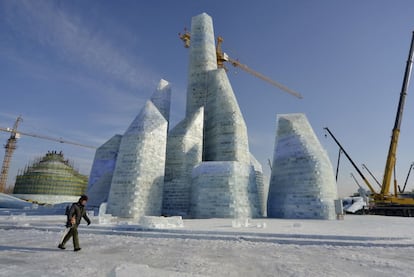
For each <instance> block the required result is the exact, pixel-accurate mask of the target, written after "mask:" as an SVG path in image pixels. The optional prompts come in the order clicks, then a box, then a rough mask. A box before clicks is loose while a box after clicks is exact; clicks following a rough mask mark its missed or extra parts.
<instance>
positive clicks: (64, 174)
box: [13, 151, 88, 196]
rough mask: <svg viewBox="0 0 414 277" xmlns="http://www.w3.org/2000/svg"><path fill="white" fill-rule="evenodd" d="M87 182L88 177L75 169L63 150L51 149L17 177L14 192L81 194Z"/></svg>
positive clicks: (61, 194)
mask: <svg viewBox="0 0 414 277" xmlns="http://www.w3.org/2000/svg"><path fill="white" fill-rule="evenodd" d="M87 184H88V177H87V176H85V175H82V174H80V173H79V172H78V171H77V170H75V169H74V168H73V164H72V163H71V162H70V161H69V160H65V158H64V156H63V153H62V152H59V153H58V152H57V151H49V152H48V153H47V154H46V155H45V156H44V157H42V158H40V159H37V160H36V161H34V162H33V163H32V164H31V165H29V166H27V167H26V168H25V169H24V171H23V173H22V174H19V175H18V176H17V177H16V183H15V186H14V191H13V194H18V195H22V194H30V195H38V194H41V195H60V196H64V195H67V196H79V195H81V194H84V193H85V191H86V187H87Z"/></svg>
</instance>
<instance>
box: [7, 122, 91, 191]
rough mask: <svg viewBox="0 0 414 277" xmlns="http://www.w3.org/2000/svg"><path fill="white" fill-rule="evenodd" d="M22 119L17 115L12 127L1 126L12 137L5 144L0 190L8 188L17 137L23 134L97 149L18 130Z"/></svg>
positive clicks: (88, 146)
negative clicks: (7, 183)
mask: <svg viewBox="0 0 414 277" xmlns="http://www.w3.org/2000/svg"><path fill="white" fill-rule="evenodd" d="M21 121H23V118H22V117H21V116H19V117H17V119H16V121H15V122H14V125H13V128H12V129H10V128H2V127H0V131H3V132H8V133H10V138H9V139H8V140H7V143H6V145H5V146H4V148H5V149H6V151H5V154H4V159H3V165H2V168H1V175H0V192H4V190H5V188H6V182H7V177H8V173H9V168H10V162H11V159H12V157H13V153H14V150H16V144H17V139H18V138H20V136H21V135H24V136H30V137H35V138H40V139H46V140H51V141H55V142H59V143H66V144H72V145H76V146H80V147H86V148H91V149H96V147H94V146H90V145H85V144H80V143H77V142H73V141H68V140H64V139H62V138H53V137H48V136H44V135H38V134H33V133H26V132H20V131H17V127H18V126H19V123H20V122H21Z"/></svg>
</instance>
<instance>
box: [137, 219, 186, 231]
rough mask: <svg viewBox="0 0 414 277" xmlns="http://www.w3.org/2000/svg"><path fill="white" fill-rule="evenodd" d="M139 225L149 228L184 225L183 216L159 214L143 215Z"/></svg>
mask: <svg viewBox="0 0 414 277" xmlns="http://www.w3.org/2000/svg"><path fill="white" fill-rule="evenodd" d="M139 225H140V226H141V227H143V228H148V229H168V228H179V227H184V223H183V218H182V217H181V216H171V217H159V216H142V217H141V218H140V220H139Z"/></svg>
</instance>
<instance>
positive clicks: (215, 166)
mask: <svg viewBox="0 0 414 277" xmlns="http://www.w3.org/2000/svg"><path fill="white" fill-rule="evenodd" d="M253 171H254V169H253V167H252V166H251V165H249V164H246V163H240V162H203V163H201V164H200V165H199V166H197V167H195V168H194V170H193V180H192V183H193V190H192V200H191V213H192V216H193V217H194V218H215V217H216V218H247V217H258V216H259V209H260V207H259V203H258V198H257V187H256V182H255V175H254V173H253Z"/></svg>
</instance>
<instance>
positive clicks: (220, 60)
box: [178, 28, 303, 99]
mask: <svg viewBox="0 0 414 277" xmlns="http://www.w3.org/2000/svg"><path fill="white" fill-rule="evenodd" d="M178 36H179V37H180V39H181V40H182V41H183V42H184V47H185V48H189V47H190V41H191V34H190V32H188V31H187V29H186V28H184V33H183V34H181V33H178ZM222 43H223V38H222V37H221V36H219V37H217V44H216V57H217V67H218V68H224V69H225V70H226V71H227V68H226V67H225V65H224V63H225V62H229V63H230V64H231V65H233V66H234V67H238V68H240V69H242V70H244V71H246V72H247V73H249V74H252V75H253V76H255V77H257V78H259V79H261V80H263V81H265V82H267V83H269V84H271V85H273V86H275V87H277V88H279V89H281V90H283V91H285V92H287V93H289V94H291V95H293V96H295V97H297V98H299V99H302V98H303V97H302V95H301V94H300V93H298V92H296V91H294V90H292V89H290V88H288V87H286V86H285V85H282V84H281V83H279V82H276V81H274V80H272V79H270V78H269V77H266V76H265V75H263V74H261V73H259V72H257V71H255V70H253V69H251V68H249V67H248V66H247V65H245V64H242V63H240V62H239V61H237V60H235V59H232V58H230V57H229V56H228V55H227V54H226V53H224V52H223V50H222V49H221V44H222Z"/></svg>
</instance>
